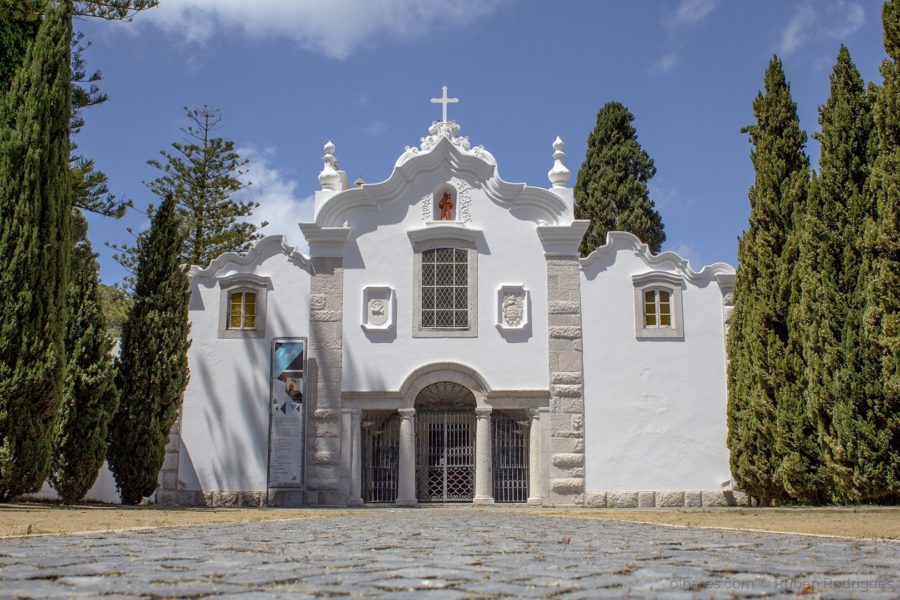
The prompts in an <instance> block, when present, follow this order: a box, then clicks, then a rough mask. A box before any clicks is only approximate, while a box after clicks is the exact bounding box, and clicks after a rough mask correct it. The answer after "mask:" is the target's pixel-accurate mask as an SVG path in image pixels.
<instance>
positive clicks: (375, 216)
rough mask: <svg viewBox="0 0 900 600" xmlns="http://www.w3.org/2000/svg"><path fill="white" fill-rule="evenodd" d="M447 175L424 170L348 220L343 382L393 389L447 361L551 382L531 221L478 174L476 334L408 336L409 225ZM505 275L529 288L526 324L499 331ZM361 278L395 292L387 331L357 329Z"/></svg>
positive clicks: (497, 382) (418, 221)
mask: <svg viewBox="0 0 900 600" xmlns="http://www.w3.org/2000/svg"><path fill="white" fill-rule="evenodd" d="M451 175H452V174H451V173H450V172H449V171H448V170H447V169H446V168H442V169H439V170H437V171H435V172H431V173H427V174H424V175H422V176H421V177H420V179H419V180H418V181H417V182H416V184H415V185H414V186H412V188H410V189H409V190H408V192H407V193H406V194H405V195H404V196H403V197H401V198H398V199H397V200H394V201H391V202H389V203H386V204H383V205H381V207H380V209H378V210H369V211H366V212H362V213H360V214H359V216H358V217H355V218H353V219H352V220H351V227H353V233H352V234H351V239H350V240H349V242H348V250H347V254H346V258H345V261H344V267H345V270H344V322H343V323H344V353H343V367H344V370H343V388H344V390H349V391H383V390H388V391H396V390H398V389H399V388H400V386H401V384H402V383H403V381H404V380H405V379H406V377H407V376H408V375H409V374H410V373H411V372H412V371H413V370H414V369H416V368H417V367H419V366H422V365H425V364H428V363H432V362H444V361H449V362H458V363H462V364H465V365H469V366H471V367H472V368H474V369H475V370H476V371H478V372H479V373H480V374H481V375H482V376H483V377H484V378H485V379H486V381H487V382H488V384H489V385H490V386H491V388H492V389H495V390H496V389H545V390H546V389H547V387H548V380H549V373H548V367H547V316H546V310H547V294H546V287H547V275H546V259H545V257H544V251H543V247H542V246H541V243H540V240H539V238H538V236H537V233H536V230H535V223H534V222H533V221H530V220H522V219H520V218H518V217H516V216H515V215H514V214H513V213H511V212H510V210H509V209H508V208H506V207H503V206H500V205H498V204H496V203H495V202H494V201H492V200H491V199H489V198H488V197H487V196H486V195H485V194H484V192H483V191H481V190H480V189H478V187H477V182H475V181H469V183H470V185H472V188H473V189H472V190H471V192H470V193H471V198H472V202H471V209H470V212H471V216H472V220H471V222H470V223H467V224H466V225H467V226H468V227H472V228H476V229H481V230H482V231H483V233H484V239H483V241H482V242H479V252H478V307H477V308H478V336H477V337H474V338H414V337H412V329H413V320H414V315H413V310H414V305H413V299H414V294H415V293H416V291H417V288H416V286H415V285H414V282H413V255H414V252H413V246H412V243H411V242H410V239H409V237H408V235H407V231H408V230H409V229H414V228H420V227H423V226H424V225H425V220H424V218H423V215H422V210H421V206H420V205H419V204H418V202H420V201H421V199H422V197H423V196H424V195H425V194H428V193H430V192H431V191H432V189H434V187H435V186H437V185H438V184H440V183H442V182H444V181H447V180H449V179H450V177H451ZM460 177H461V176H460ZM376 224H377V226H376ZM504 283H519V284H524V285H525V286H526V287H527V288H528V290H529V294H530V306H531V308H530V315H529V325H528V326H527V327H526V328H525V330H524V331H521V332H509V333H505V334H502V333H501V332H500V331H498V329H497V327H496V326H495V325H496V308H495V301H496V300H495V298H496V290H497V288H498V287H499V286H500V285H501V284H504ZM367 285H389V286H391V287H393V288H394V289H395V290H396V297H395V311H396V312H395V317H396V328H395V330H394V332H390V333H374V332H367V331H365V330H363V329H362V328H361V327H360V323H361V318H362V289H363V287H365V286H367Z"/></svg>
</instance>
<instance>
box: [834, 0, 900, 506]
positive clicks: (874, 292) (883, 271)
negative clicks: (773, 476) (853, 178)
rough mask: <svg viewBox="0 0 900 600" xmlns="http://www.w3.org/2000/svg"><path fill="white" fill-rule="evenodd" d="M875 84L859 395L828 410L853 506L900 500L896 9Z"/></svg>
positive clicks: (890, 7) (899, 46) (888, 11)
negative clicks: (859, 501)
mask: <svg viewBox="0 0 900 600" xmlns="http://www.w3.org/2000/svg"><path fill="white" fill-rule="evenodd" d="M882 21H883V26H884V47H885V50H887V55H888V57H887V58H886V59H885V60H884V61H883V62H882V63H881V75H882V77H883V83H882V85H881V87H880V88H878V89H876V90H875V92H874V103H873V117H874V123H875V130H874V132H875V135H876V144H875V146H876V152H877V157H876V159H875V161H874V162H873V163H872V166H871V171H870V174H869V179H868V182H867V185H866V192H867V195H868V196H869V199H868V201H869V202H870V203H872V205H873V206H874V214H872V215H871V216H870V217H869V218H868V219H867V221H866V225H865V233H864V238H863V246H862V266H861V267H860V273H859V282H858V290H859V296H860V297H861V299H862V303H861V307H862V319H861V320H862V328H861V331H860V333H861V335H860V337H861V339H860V344H859V346H858V347H859V349H860V352H859V355H860V359H859V363H860V364H859V367H860V370H861V372H862V373H863V374H864V375H865V376H866V380H865V382H864V383H865V393H864V397H862V398H855V399H854V400H855V403H854V404H852V405H851V404H849V403H842V404H840V405H838V406H836V410H835V415H834V421H835V429H836V432H837V438H838V442H839V447H840V448H841V450H842V451H843V453H844V456H845V457H846V461H847V463H848V464H849V468H848V469H847V471H846V476H845V477H844V478H843V481H842V487H843V488H844V489H846V490H849V491H850V495H851V496H853V497H856V498H858V499H862V500H867V501H877V502H896V501H898V499H900V62H898V61H900V2H898V1H897V0H891V1H889V2H886V3H885V4H884V5H883V7H882Z"/></svg>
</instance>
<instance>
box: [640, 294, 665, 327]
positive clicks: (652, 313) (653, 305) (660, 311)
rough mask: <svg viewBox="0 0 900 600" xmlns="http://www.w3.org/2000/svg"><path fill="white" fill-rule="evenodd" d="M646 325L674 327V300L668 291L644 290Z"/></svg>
mask: <svg viewBox="0 0 900 600" xmlns="http://www.w3.org/2000/svg"><path fill="white" fill-rule="evenodd" d="M644 327H648V328H649V327H669V328H671V327H672V302H671V298H670V294H669V292H668V291H666V290H660V289H655V290H647V291H645V292H644Z"/></svg>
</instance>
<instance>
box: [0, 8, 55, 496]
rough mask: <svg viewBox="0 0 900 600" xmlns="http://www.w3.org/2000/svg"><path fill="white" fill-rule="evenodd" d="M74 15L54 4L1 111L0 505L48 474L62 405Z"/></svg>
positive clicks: (33, 488) (30, 488)
mask: <svg viewBox="0 0 900 600" xmlns="http://www.w3.org/2000/svg"><path fill="white" fill-rule="evenodd" d="M71 11H72V8H71V5H70V2H68V1H63V0H60V1H58V2H56V3H55V4H54V5H53V6H52V7H51V8H50V10H49V12H48V13H47V15H46V17H45V18H44V21H43V23H42V24H41V26H40V29H39V31H38V35H37V39H36V40H35V41H34V43H32V44H31V45H30V46H29V48H28V51H27V53H26V58H25V61H24V63H23V64H22V66H21V68H20V69H19V71H18V72H17V73H16V75H15V77H14V78H13V82H12V85H11V86H10V89H9V91H8V92H7V93H6V95H5V96H4V98H3V101H2V107H0V123H9V124H11V125H10V126H9V127H2V128H0V289H2V290H3V294H2V295H0V501H4V500H9V499H10V498H13V497H15V496H17V495H19V494H22V493H25V492H31V491H35V490H37V489H38V488H39V487H40V486H41V484H42V483H43V481H44V480H45V479H46V477H47V475H48V474H49V472H50V453H51V441H52V432H53V425H54V420H55V418H56V414H57V412H58V410H59V406H60V403H61V401H62V382H63V371H64V366H65V348H64V342H63V337H64V331H65V297H66V290H67V288H68V279H69V267H68V257H69V254H70V251H71V239H70V237H71V235H70V231H69V230H70V227H71V204H72V199H71V189H70V181H69V169H68V153H69V147H70V145H69V116H70V114H71V93H72V92H71V85H70V79H69V78H70V71H69V60H70V48H71V45H70V43H71V38H72V18H71Z"/></svg>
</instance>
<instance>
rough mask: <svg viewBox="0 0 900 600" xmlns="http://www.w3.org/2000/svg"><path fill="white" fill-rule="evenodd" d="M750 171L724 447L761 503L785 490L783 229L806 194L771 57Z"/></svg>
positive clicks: (796, 124) (788, 280)
mask: <svg viewBox="0 0 900 600" xmlns="http://www.w3.org/2000/svg"><path fill="white" fill-rule="evenodd" d="M753 112H754V114H755V116H756V124H754V125H750V126H748V127H746V128H745V129H744V131H745V132H747V133H749V134H750V143H751V144H753V146H754V149H753V150H752V152H751V154H750V157H751V160H752V161H753V167H754V169H755V171H756V178H755V181H754V183H753V186H752V187H751V188H750V193H749V197H750V228H749V229H748V230H747V231H746V232H745V233H744V234H743V235H742V236H741V238H740V241H739V244H738V261H739V263H740V265H739V267H738V271H737V278H736V281H735V307H734V314H733V317H732V325H731V326H732V329H731V333H730V335H729V339H728V356H729V367H728V392H729V399H728V426H729V427H728V438H727V441H728V449H729V451H730V462H731V472H732V475H733V476H734V478H735V483H736V484H737V485H738V486H739V487H740V488H741V489H742V490H744V491H745V492H746V493H747V494H749V495H750V496H752V497H753V498H755V499H756V501H757V502H758V503H760V504H762V505H768V504H769V503H771V502H772V501H774V500H778V499H780V498H783V497H784V494H785V490H784V486H783V484H782V482H781V481H780V480H779V479H778V477H777V476H776V473H775V470H776V469H777V468H778V466H779V465H780V463H781V454H780V453H779V452H778V450H777V449H776V430H775V428H776V422H777V419H778V406H777V399H778V397H779V395H781V394H783V393H785V392H786V391H787V392H789V391H790V389H789V388H795V387H796V385H797V383H796V381H794V380H792V368H791V361H790V357H789V355H788V351H789V348H788V306H789V303H790V297H791V293H792V289H793V287H794V286H793V266H792V265H790V264H786V262H785V260H784V259H785V257H786V256H789V255H790V253H791V252H792V250H791V247H790V246H788V237H789V235H790V233H791V231H792V229H793V220H794V216H795V213H796V212H797V208H798V206H802V205H803V204H804V203H805V201H806V193H807V186H808V181H809V160H808V159H807V157H806V154H805V153H804V147H805V144H806V134H805V133H804V132H803V131H802V130H801V129H800V120H799V118H798V116H797V107H796V104H795V103H794V101H793V99H792V98H791V93H790V86H789V85H788V82H787V80H786V79H785V76H784V70H783V69H782V66H781V61H780V60H779V59H778V57H773V58H772V60H771V62H770V63H769V66H768V68H767V70H766V75H765V92H764V93H763V92H761V93H759V94H758V95H757V97H756V99H755V100H754V102H753Z"/></svg>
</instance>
